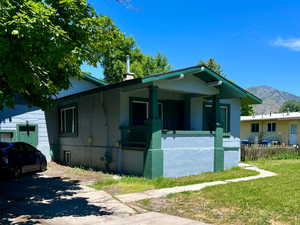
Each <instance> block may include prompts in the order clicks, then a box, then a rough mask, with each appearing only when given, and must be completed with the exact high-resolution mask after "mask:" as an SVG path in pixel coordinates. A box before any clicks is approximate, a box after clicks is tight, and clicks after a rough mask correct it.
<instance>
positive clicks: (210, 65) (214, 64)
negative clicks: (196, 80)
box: [199, 58, 226, 77]
mask: <svg viewBox="0 0 300 225" xmlns="http://www.w3.org/2000/svg"><path fill="white" fill-rule="evenodd" d="M199 65H201V66H206V67H207V68H209V69H211V70H212V71H214V72H215V73H217V74H219V75H222V76H223V77H226V75H225V73H224V72H223V70H222V68H221V66H220V64H218V63H217V61H216V60H215V59H214V58H209V59H208V60H207V62H205V61H200V62H199Z"/></svg>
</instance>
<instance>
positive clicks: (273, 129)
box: [268, 123, 276, 132]
mask: <svg viewBox="0 0 300 225" xmlns="http://www.w3.org/2000/svg"><path fill="white" fill-rule="evenodd" d="M268 132H276V123H268Z"/></svg>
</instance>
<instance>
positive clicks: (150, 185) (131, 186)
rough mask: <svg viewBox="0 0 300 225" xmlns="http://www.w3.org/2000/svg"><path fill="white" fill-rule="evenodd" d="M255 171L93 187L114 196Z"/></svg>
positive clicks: (133, 179) (135, 180) (100, 183)
mask: <svg viewBox="0 0 300 225" xmlns="http://www.w3.org/2000/svg"><path fill="white" fill-rule="evenodd" d="M256 174H257V173H256V172H255V171H249V170H245V169H241V168H239V167H237V168H233V169H231V170H227V171H224V172H217V173H203V174H199V175H194V176H188V177H181V178H156V179H152V180H150V179H146V178H142V177H122V178H121V179H120V180H115V179H112V178H111V179H105V180H101V181H98V182H96V183H95V184H94V185H91V187H93V188H95V189H98V190H106V191H108V192H110V193H112V194H124V193H131V192H142V191H146V190H152V189H159V188H167V187H175V186H183V185H190V184H198V183H203V182H210V181H217V180H226V179H232V178H239V177H246V176H254V175H256Z"/></svg>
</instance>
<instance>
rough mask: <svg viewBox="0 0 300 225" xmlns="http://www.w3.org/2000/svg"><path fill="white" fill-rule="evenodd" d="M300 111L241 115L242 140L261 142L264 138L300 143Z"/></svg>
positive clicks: (285, 142) (293, 143)
mask: <svg viewBox="0 0 300 225" xmlns="http://www.w3.org/2000/svg"><path fill="white" fill-rule="evenodd" d="M299 129H300V112H293V113H273V114H264V115H256V116H242V117H241V140H248V141H250V142H252V143H253V142H254V143H257V142H258V143H260V142H261V141H262V140H269V141H279V142H280V143H282V144H288V145H298V144H299V142H300V132H299Z"/></svg>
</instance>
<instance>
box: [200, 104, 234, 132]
mask: <svg viewBox="0 0 300 225" xmlns="http://www.w3.org/2000/svg"><path fill="white" fill-rule="evenodd" d="M207 106H209V107H213V103H212V102H204V103H203V106H202V107H203V108H202V109H203V113H202V129H203V130H204V131H207V130H208V128H206V123H207V117H206V115H205V114H206V112H205V107H207ZM220 107H221V108H226V110H227V116H226V119H225V121H226V127H224V133H227V134H229V133H230V132H231V119H230V118H231V105H230V104H224V103H220Z"/></svg>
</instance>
